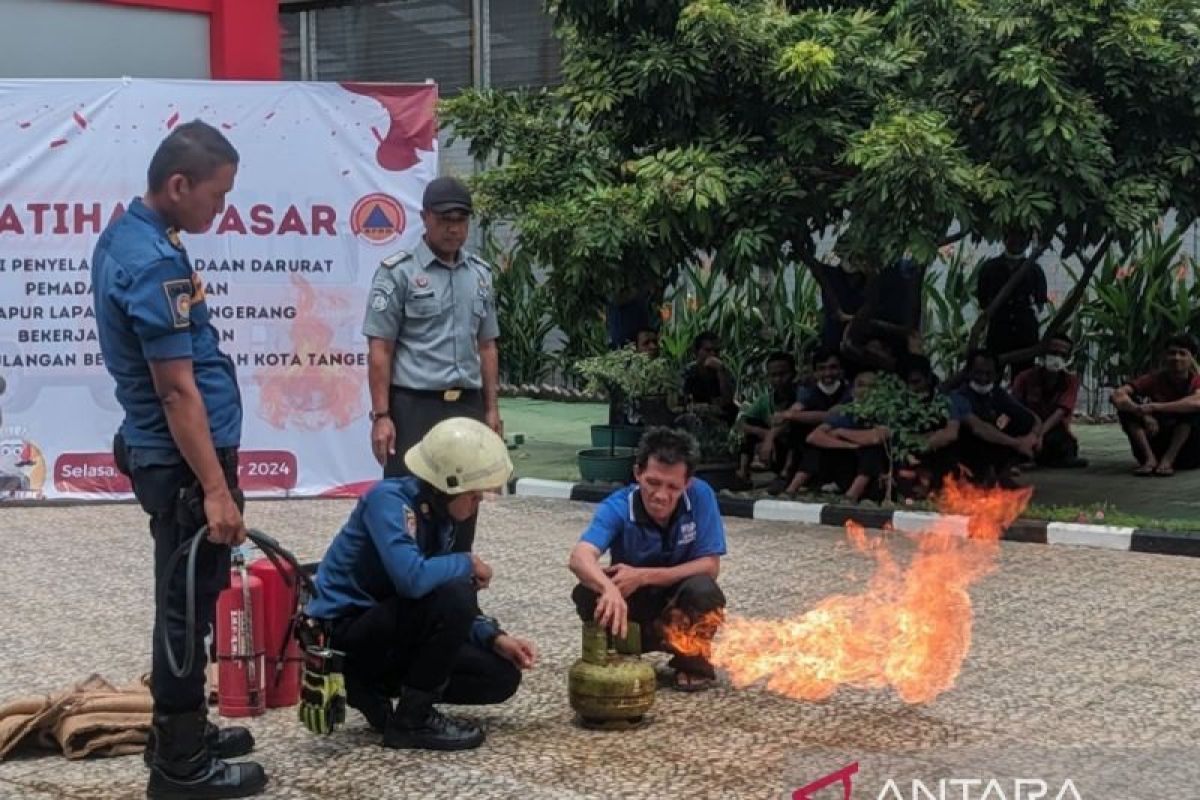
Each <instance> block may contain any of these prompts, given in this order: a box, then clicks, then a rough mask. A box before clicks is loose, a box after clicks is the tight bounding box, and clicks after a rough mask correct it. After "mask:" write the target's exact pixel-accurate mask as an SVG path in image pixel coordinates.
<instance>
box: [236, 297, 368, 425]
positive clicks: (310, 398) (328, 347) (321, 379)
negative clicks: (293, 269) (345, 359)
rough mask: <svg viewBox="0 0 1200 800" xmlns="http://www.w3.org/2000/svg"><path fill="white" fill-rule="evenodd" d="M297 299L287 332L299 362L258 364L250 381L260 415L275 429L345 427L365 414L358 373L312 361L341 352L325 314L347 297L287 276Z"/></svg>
mask: <svg viewBox="0 0 1200 800" xmlns="http://www.w3.org/2000/svg"><path fill="white" fill-rule="evenodd" d="M292 283H293V285H294V286H295V287H296V290H297V293H298V298H297V302H296V317H295V319H294V320H293V321H292V324H291V327H290V330H289V331H288V336H289V338H290V339H291V340H292V350H293V352H294V353H295V355H296V356H298V357H299V359H300V360H301V363H300V364H294V365H291V366H285V367H268V368H263V369H262V370H260V371H259V372H258V374H257V375H255V377H254V380H255V381H256V382H257V383H258V385H259V387H260V388H261V390H262V391H261V394H260V409H259V410H260V413H261V415H262V416H263V418H264V419H266V420H267V422H269V423H270V424H271V425H272V426H274V427H276V428H283V427H285V426H286V425H287V424H288V423H291V424H294V425H295V426H296V427H298V428H300V429H301V430H309V431H312V430H320V429H322V428H326V427H328V426H329V424H330V423H332V424H333V425H334V426H335V427H338V428H344V427H345V426H347V425H349V424H350V423H351V422H353V421H354V420H355V419H357V418H358V417H360V416H362V414H363V413H364V401H363V391H362V388H363V378H362V374H361V371H360V370H359V369H358V368H356V367H354V366H353V365H350V364H328V363H315V364H314V363H312V360H313V359H316V360H318V361H320V360H321V359H322V358H323V357H327V356H335V355H345V353H346V351H343V350H338V349H336V348H334V347H333V335H334V327H333V325H332V324H330V323H329V322H328V321H327V320H326V315H328V314H337V313H338V312H340V311H342V310H344V308H343V307H344V306H345V305H346V304H347V299H346V298H345V297H344V296H341V295H339V294H338V293H337V292H322V295H321V296H320V298H318V296H317V292H316V290H315V289H314V288H313V287H312V285H311V284H309V283H308V281H306V280H304V279H303V278H301V277H299V276H293V277H292Z"/></svg>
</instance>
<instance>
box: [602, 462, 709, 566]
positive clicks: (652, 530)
mask: <svg viewBox="0 0 1200 800" xmlns="http://www.w3.org/2000/svg"><path fill="white" fill-rule="evenodd" d="M580 541H584V542H587V543H588V544H590V545H592V546H594V547H595V548H596V549H597V550H599V551H600V552H601V553H604V552H605V551H612V560H611V563H613V564H629V565H630V566H632V567H675V566H678V565H680V564H685V563H687V562H688V561H695V560H696V559H698V558H703V557H704V556H723V555H725V523H724V522H723V521H722V520H721V512H720V510H719V509H718V508H717V497H716V495H715V494H713V490H712V487H710V486H709V485H708V484H707V483H705V482H704V481H702V480H700V479H699V478H692V480H691V482H690V483H689V484H688V488H687V489H686V490H685V491H684V493H683V496H682V497H680V499H679V505H678V506H677V507H676V509H675V514H674V515H673V516H672V517H671V520H670V522H669V523H668V525H667V528H666V529H665V530H664V529H662V528H660V527H659V526H658V524H657V523H655V522H654V520H652V519H650V516H649V514H647V513H646V506H645V505H644V504H643V503H642V497H641V489H640V487H638V485H637V484H633V485H632V486H626V487H625V488H624V489H618V490H617V491H615V492H613V493H612V494H610V495H609V496H608V497H606V498H605V499H604V502H602V503H601V504H600V506H599V508H597V509H596V515H595V516H594V517H593V518H592V524H591V525H589V526H588V529H587V530H586V531H584V532H583V536H582V537H580Z"/></svg>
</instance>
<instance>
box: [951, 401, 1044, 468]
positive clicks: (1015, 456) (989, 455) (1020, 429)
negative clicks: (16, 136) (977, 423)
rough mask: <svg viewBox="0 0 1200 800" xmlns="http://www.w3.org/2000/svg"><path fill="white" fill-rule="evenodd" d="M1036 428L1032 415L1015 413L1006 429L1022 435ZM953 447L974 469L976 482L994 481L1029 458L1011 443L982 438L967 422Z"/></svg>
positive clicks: (1016, 435)
mask: <svg viewBox="0 0 1200 800" xmlns="http://www.w3.org/2000/svg"><path fill="white" fill-rule="evenodd" d="M1032 429H1033V420H1032V419H1026V418H1023V417H1014V418H1013V419H1012V420H1010V422H1009V424H1008V425H1007V426H1006V427H1005V429H1004V433H1006V434H1008V435H1009V436H1014V437H1020V436H1024V435H1025V434H1027V433H1029V432H1030V431H1031V430H1032ZM952 448H953V451H954V455H955V457H956V458H957V460H958V463H959V464H961V465H963V466H964V467H966V468H967V469H969V470H970V471H971V475H972V478H971V480H972V482H973V483H983V484H988V483H992V482H994V481H995V480H996V479H997V478H1002V477H1004V476H1005V475H1006V474H1007V473H1008V472H1009V470H1011V469H1012V468H1013V467H1015V466H1017V465H1018V464H1020V463H1021V462H1022V461H1025V460H1026V459H1025V456H1023V455H1021V454H1020V453H1018V452H1017V451H1016V450H1014V449H1012V448H1011V447H1007V446H1005V445H1002V444H994V443H993V442H989V441H985V440H984V439H980V438H979V437H978V436H976V435H975V434H974V433H972V432H971V429H970V428H969V427H967V426H966V425H963V426H962V427H960V428H959V430H958V441H956V442H955V443H954V445H953V446H952Z"/></svg>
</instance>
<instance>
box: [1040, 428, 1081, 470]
mask: <svg viewBox="0 0 1200 800" xmlns="http://www.w3.org/2000/svg"><path fill="white" fill-rule="evenodd" d="M1076 458H1079V440H1078V439H1076V438H1075V435H1074V434H1073V433H1071V432H1070V431H1069V430H1067V426H1066V425H1055V426H1054V427H1053V428H1051V429H1050V430H1048V431H1043V433H1042V449H1041V450H1039V451H1038V452H1037V453H1035V454H1034V461H1036V462H1037V463H1038V465H1040V466H1043V467H1055V466H1059V465H1061V464H1065V463H1067V462H1068V461H1072V460H1074V459H1076Z"/></svg>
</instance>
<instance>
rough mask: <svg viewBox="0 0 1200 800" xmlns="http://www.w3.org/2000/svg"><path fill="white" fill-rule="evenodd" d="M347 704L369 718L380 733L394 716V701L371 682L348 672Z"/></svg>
mask: <svg viewBox="0 0 1200 800" xmlns="http://www.w3.org/2000/svg"><path fill="white" fill-rule="evenodd" d="M345 679H346V705H348V706H350V707H351V708H353V709H357V710H358V712H359V713H360V714H362V715H363V716H364V717H366V718H367V724H368V725H370V726H371V727H372V728H374V729H375V730H376V731H378V732H379V733H383V731H384V729H385V728H387V724H388V719H390V718H391V716H392V701H391V699H390V698H389V697H388V696H387V695H385V694H384V693H383V692H382V691H380V690H379V689H378V688H376V687H375V686H372V685H371V683H370V682H368V681H366V680H363V679H362V678H359V677H357V676H356V675H354V673H351V672H346V673H345Z"/></svg>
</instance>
